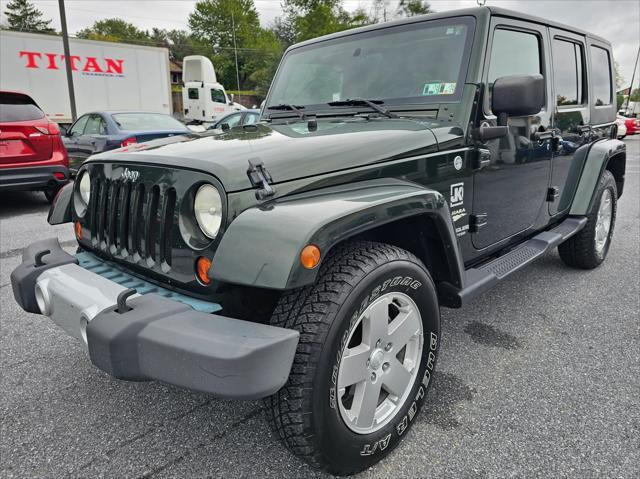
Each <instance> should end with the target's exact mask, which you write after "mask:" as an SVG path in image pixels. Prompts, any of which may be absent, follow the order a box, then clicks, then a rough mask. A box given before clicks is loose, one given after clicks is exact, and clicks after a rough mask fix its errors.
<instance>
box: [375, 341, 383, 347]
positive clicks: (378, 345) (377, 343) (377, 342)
mask: <svg viewBox="0 0 640 479" xmlns="http://www.w3.org/2000/svg"><path fill="white" fill-rule="evenodd" d="M381 342H382V341H381V340H380V339H378V341H376V348H378V347H380V343H381Z"/></svg>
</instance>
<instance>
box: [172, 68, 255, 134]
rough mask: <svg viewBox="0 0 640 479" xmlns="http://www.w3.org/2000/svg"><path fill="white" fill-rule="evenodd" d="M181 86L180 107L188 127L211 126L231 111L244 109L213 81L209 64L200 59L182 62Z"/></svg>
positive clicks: (213, 72)
mask: <svg viewBox="0 0 640 479" xmlns="http://www.w3.org/2000/svg"><path fill="white" fill-rule="evenodd" d="M182 71H183V79H184V85H183V87H182V104H183V108H184V119H185V121H187V122H189V123H197V124H200V123H215V122H216V121H218V120H219V119H220V118H222V117H223V116H225V115H227V114H228V113H231V112H233V111H239V110H244V109H245V108H244V107H243V106H242V105H240V104H238V103H235V102H234V97H233V94H230V95H228V94H227V92H226V91H225V89H224V86H222V85H221V84H220V83H218V81H217V78H216V72H215V69H214V68H213V64H212V63H211V60H209V59H208V58H207V57H205V56H202V55H190V56H186V57H184V59H183V61H182Z"/></svg>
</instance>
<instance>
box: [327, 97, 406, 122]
mask: <svg viewBox="0 0 640 479" xmlns="http://www.w3.org/2000/svg"><path fill="white" fill-rule="evenodd" d="M382 103H384V102H383V101H382V100H366V99H364V98H347V99H346V100H337V101H332V102H329V103H327V104H328V105H329V106H357V105H366V106H368V107H369V108H371V109H372V110H375V111H377V112H378V113H380V114H381V115H384V116H386V117H388V118H398V115H396V114H395V113H392V112H390V111H389V110H387V109H386V108H384V107H382V106H380V105H379V104H382Z"/></svg>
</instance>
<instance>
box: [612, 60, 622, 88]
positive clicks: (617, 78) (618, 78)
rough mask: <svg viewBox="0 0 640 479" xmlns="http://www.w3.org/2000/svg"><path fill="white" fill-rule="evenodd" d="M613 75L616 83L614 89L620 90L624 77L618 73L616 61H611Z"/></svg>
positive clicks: (618, 67)
mask: <svg viewBox="0 0 640 479" xmlns="http://www.w3.org/2000/svg"><path fill="white" fill-rule="evenodd" d="M613 73H614V76H615V81H616V89H620V88H622V87H623V86H624V77H623V76H622V73H620V65H618V62H617V60H614V61H613Z"/></svg>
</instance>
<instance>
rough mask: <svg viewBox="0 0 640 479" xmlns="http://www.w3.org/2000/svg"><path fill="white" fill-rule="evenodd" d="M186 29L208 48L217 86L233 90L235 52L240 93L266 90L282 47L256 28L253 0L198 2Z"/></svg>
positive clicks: (274, 37) (272, 34)
mask: <svg viewBox="0 0 640 479" xmlns="http://www.w3.org/2000/svg"><path fill="white" fill-rule="evenodd" d="M189 28H190V29H191V31H192V32H193V35H194V37H195V38H196V39H198V40H199V41H201V42H205V43H206V44H207V46H208V47H210V48H211V51H212V56H211V59H212V61H213V64H214V66H215V69H216V76H217V77H218V81H220V83H222V84H223V85H225V86H226V87H227V88H231V89H232V88H234V87H236V85H237V79H236V66H235V54H236V52H237V55H238V77H239V80H240V89H242V90H246V89H251V88H259V89H264V88H265V85H266V86H268V84H269V82H270V80H271V78H270V75H273V71H275V67H276V66H277V63H278V60H279V59H280V56H281V54H282V45H281V43H280V41H279V38H278V36H277V35H276V33H275V32H273V31H271V30H266V29H264V28H262V27H261V26H260V18H259V16H258V11H257V10H256V8H255V5H254V2H253V0H201V1H199V2H197V3H196V6H195V9H194V11H193V12H192V13H191V14H190V15H189ZM234 32H235V36H234Z"/></svg>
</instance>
